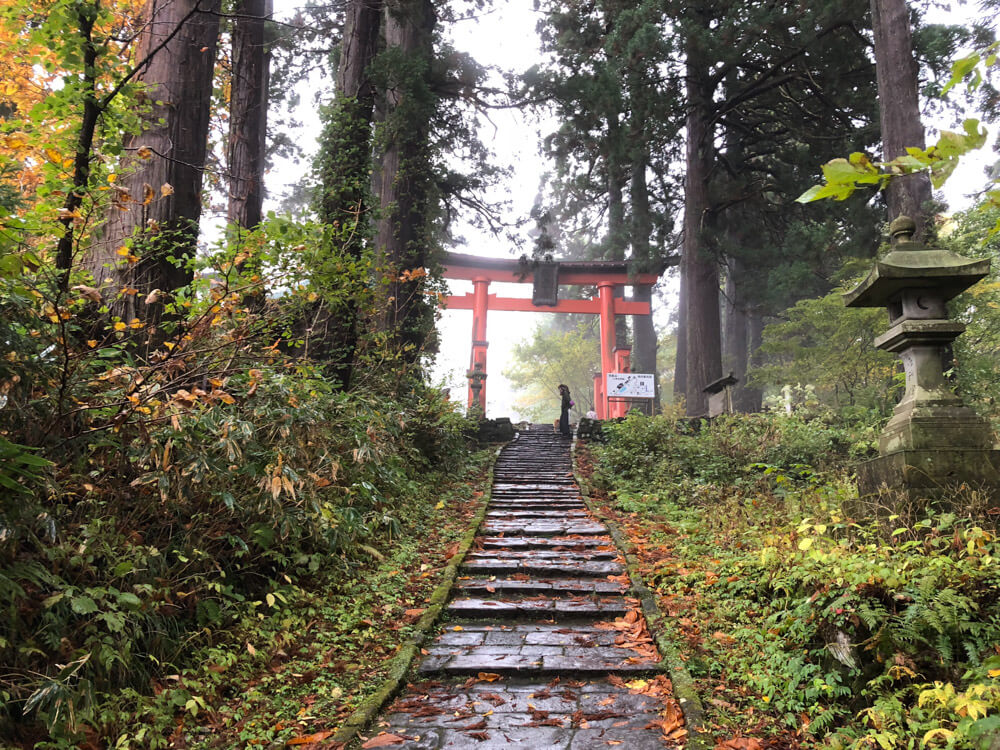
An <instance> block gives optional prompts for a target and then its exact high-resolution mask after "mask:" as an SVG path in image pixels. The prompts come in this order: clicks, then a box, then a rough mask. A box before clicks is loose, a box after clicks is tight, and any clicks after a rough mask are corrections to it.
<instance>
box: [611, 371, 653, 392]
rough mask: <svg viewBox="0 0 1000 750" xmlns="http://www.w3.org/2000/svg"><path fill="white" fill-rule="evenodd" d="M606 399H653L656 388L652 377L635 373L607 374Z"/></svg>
mask: <svg viewBox="0 0 1000 750" xmlns="http://www.w3.org/2000/svg"><path fill="white" fill-rule="evenodd" d="M607 385H608V390H607V394H608V398H653V397H654V395H655V393H656V386H655V382H654V376H653V375H645V374H642V373H637V372H609V373H608V384H607Z"/></svg>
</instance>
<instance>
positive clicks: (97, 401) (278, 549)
mask: <svg viewBox="0 0 1000 750" xmlns="http://www.w3.org/2000/svg"><path fill="white" fill-rule="evenodd" d="M321 234H323V229H322V228H318V227H315V226H310V225H308V224H300V223H294V222H290V221H288V220H285V219H279V218H274V217H272V218H271V219H270V220H269V221H268V222H266V223H265V225H264V226H262V227H261V228H260V229H259V230H257V231H256V232H253V233H251V234H249V235H248V236H245V237H244V238H242V239H243V241H242V242H241V243H240V244H239V245H235V246H230V245H227V244H222V245H220V246H218V247H216V248H213V249H212V251H211V252H210V253H209V254H208V255H207V256H206V257H205V258H203V259H202V260H201V261H200V262H201V263H204V264H205V268H206V270H207V269H210V273H206V274H205V275H204V276H202V275H199V276H197V277H196V280H195V282H194V284H193V285H192V286H190V287H185V288H182V289H179V290H177V291H176V292H175V293H174V294H172V295H166V294H164V295H163V301H164V305H165V308H166V310H167V311H168V313H169V316H170V319H169V324H165V325H163V326H161V327H160V330H159V331H157V332H152V331H149V330H147V329H146V327H145V325H144V324H143V322H142V321H139V320H132V321H126V320H119V319H116V318H110V319H109V318H107V317H106V310H107V305H108V304H109V303H110V302H111V301H112V300H113V296H114V291H106V292H105V294H106V295H107V296H105V295H103V294H101V292H100V291H99V290H96V289H94V288H92V287H89V286H87V285H86V284H80V285H75V286H74V288H73V290H72V294H71V295H70V296H69V297H63V296H61V295H60V293H59V292H58V290H57V289H56V288H54V286H53V283H52V281H53V279H52V277H51V276H50V275H49V274H48V273H47V271H48V269H47V268H46V267H45V266H42V267H40V268H39V269H38V270H37V271H35V272H26V273H22V274H21V275H20V276H18V277H16V278H10V279H6V280H5V281H4V282H3V286H2V287H0V311H2V315H0V340H3V341H4V342H5V344H6V347H7V351H6V355H5V356H4V357H3V358H2V359H0V394H2V398H3V400H4V405H3V408H2V409H0V451H3V454H4V457H5V458H6V459H8V460H5V461H4V462H3V465H2V469H0V484H3V485H4V486H5V487H7V486H8V485H13V487H14V488H15V489H17V490H18V492H17V494H15V492H13V491H12V492H5V493H4V494H3V501H2V504H0V607H2V608H3V611H4V612H6V613H9V614H8V616H7V617H5V618H4V620H3V624H2V626H0V659H2V661H3V663H4V664H5V665H7V667H8V670H7V671H5V674H4V675H3V676H0V694H2V698H3V700H2V703H3V712H2V715H0V731H3V732H5V733H9V730H10V729H11V728H12V727H25V726H30V725H31V724H32V723H34V722H36V721H40V722H41V723H43V724H44V725H45V726H47V728H48V731H49V733H50V736H51V738H53V740H54V741H57V742H58V743H62V744H61V745H60V746H69V745H71V744H72V743H74V742H75V741H77V740H78V739H79V738H80V737H81V736H82V733H83V732H84V731H85V730H86V731H98V732H100V731H103V730H104V729H106V728H107V727H106V726H105V725H106V724H108V722H111V723H115V722H119V721H121V719H120V718H116V719H114V720H113V721H112V719H110V718H109V716H108V713H107V712H108V710H109V709H108V706H109V705H111V704H112V703H114V704H116V705H120V706H125V705H132V706H133V707H134V706H135V705H136V704H137V702H141V701H142V699H141V695H142V694H143V693H145V692H147V691H149V690H150V688H151V685H154V686H155V684H156V680H158V679H161V678H162V676H163V675H164V674H171V673H177V672H180V671H182V670H184V669H185V668H186V667H187V665H188V660H189V659H190V658H191V655H192V649H193V648H195V647H207V646H210V645H213V644H219V643H222V642H226V641H228V639H230V638H232V632H233V630H234V628H238V627H242V624H243V623H245V622H246V621H247V620H248V618H249V619H250V620H253V619H256V618H257V617H258V616H270V613H271V611H272V610H273V609H274V607H275V603H276V602H279V603H280V602H282V601H283V600H282V597H284V598H285V599H288V598H289V597H291V596H292V593H293V592H291V591H290V589H289V587H290V586H292V585H293V584H294V585H302V584H303V582H305V581H307V580H309V579H310V578H313V577H315V576H317V575H318V574H319V573H320V572H321V571H324V572H326V573H331V574H332V573H333V572H336V571H346V570H349V569H350V568H352V567H354V566H357V565H358V561H359V559H361V560H366V559H370V558H371V556H372V555H373V554H382V553H380V552H378V551H377V548H378V547H384V546H385V545H386V544H388V543H389V542H390V541H392V540H395V539H397V538H398V537H399V535H400V534H401V533H402V532H403V530H404V529H405V528H407V526H406V520H407V518H408V517H410V516H412V515H413V514H414V513H415V512H416V510H415V509H414V508H413V503H429V504H430V506H431V507H434V504H435V503H436V502H437V501H438V499H437V498H436V497H435V496H433V495H432V494H431V493H430V492H429V487H431V486H433V483H434V481H435V480H434V479H433V477H434V474H433V471H434V470H435V468H436V467H438V466H441V465H448V466H449V467H455V466H459V465H461V463H462V461H463V460H464V457H465V455H466V442H465V438H464V437H463V432H464V430H465V428H466V423H465V420H464V419H463V418H462V417H460V416H459V415H458V414H456V413H455V412H454V411H453V407H452V405H450V404H448V403H446V402H444V401H443V400H442V398H441V396H440V394H439V393H438V392H437V391H435V390H431V389H427V388H425V387H424V386H423V385H422V384H421V382H420V373H419V372H413V373H411V374H410V375H409V376H408V379H407V388H406V389H405V390H404V389H400V388H399V387H398V386H399V377H400V376H399V373H398V372H396V371H395V370H394V364H395V363H394V362H393V361H392V360H391V359H390V358H387V357H381V358H380V357H379V352H378V350H377V347H376V343H373V342H369V343H367V344H366V346H367V347H368V349H367V350H366V354H365V356H367V357H369V358H370V363H371V366H370V367H367V368H366V372H365V377H364V378H363V379H361V381H360V382H359V385H358V386H357V387H356V388H355V389H354V390H352V391H351V392H344V391H342V390H340V389H338V388H337V387H336V386H335V385H334V384H332V383H331V382H330V381H329V380H328V379H327V378H326V377H325V376H324V374H323V369H322V367H321V365H320V363H314V362H312V361H311V360H309V359H308V358H306V357H303V356H302V355H303V349H306V348H307V347H308V343H309V338H308V336H307V335H305V336H304V335H302V333H300V331H299V329H297V327H296V326H295V325H294V321H296V320H297V319H299V318H300V316H299V310H301V309H302V308H303V307H308V305H309V304H310V303H311V301H313V300H315V299H318V298H319V297H320V295H321V294H323V295H326V297H325V298H326V299H328V300H329V302H330V304H331V306H333V305H337V304H341V305H343V304H349V303H350V299H351V294H352V291H351V290H352V289H356V288H357V285H358V279H359V278H363V277H364V276H366V275H367V273H368V270H369V268H370V267H369V266H368V265H367V263H366V262H365V260H364V259H361V260H358V259H356V258H353V257H351V256H350V255H349V254H347V253H344V254H340V255H338V254H337V252H336V251H337V249H338V247H339V246H338V244H337V236H338V235H337V234H336V230H335V229H328V230H327V231H326V233H325V234H324V236H325V237H326V239H325V240H324V242H323V243H321V245H320V247H319V248H317V247H316V245H315V244H310V241H311V240H314V238H315V237H316V236H317V235H321ZM132 250H133V249H129V251H128V252H129V253H130V254H131V252H132ZM322 250H325V251H326V257H325V259H324V265H323V272H324V275H323V277H322V278H314V277H312V276H310V270H311V269H313V268H315V267H316V266H317V265H318V261H317V259H316V258H315V257H314V254H315V253H317V252H320V251H322ZM126 262H132V261H130V260H129V259H126ZM265 274H266V275H265ZM336 279H339V283H337V282H336ZM262 287H269V288H271V289H280V290H281V291H282V292H283V293H284V296H282V297H280V298H277V299H270V300H262V299H261V296H260V294H259V292H260V290H261V288H262ZM131 293H132V294H134V291H132V292H131ZM129 294H130V290H128V289H123V290H120V291H119V292H118V295H119V296H125V297H127V296H129ZM354 299H355V300H356V299H358V297H355V298H354ZM400 394H402V395H400ZM50 461H51V462H52V463H50ZM22 489H23V490H28V491H30V495H25V494H24V493H23V492H22V491H21V490H22ZM19 496H23V498H19ZM198 695H200V693H198V692H196V691H194V690H191V689H186V692H184V691H172V692H170V694H169V701H173V700H175V699H176V700H177V701H180V702H179V703H177V704H176V705H174V704H173V703H169V701H168V699H167V698H164V699H163V701H164V702H163V703H162V704H161V710H163V711H167V708H166V707H169V706H174V708H176V709H177V710H181V711H185V712H188V713H194V712H197V711H198V710H200V709H199V706H200V705H201V704H199V702H198V699H197V698H198ZM192 701H194V702H193V703H192ZM122 710H123V711H124V710H125V709H124V708H123V709H122ZM172 710H173V709H171V711H172ZM161 718H165V719H166V720H167V722H168V723H169V722H170V714H169V712H167V713H165V714H162V717H161ZM145 742H146V744H143V743H142V742H140V743H139V744H143V746H150V745H149V744H148V743H149V740H148V738H147V740H146V741H145Z"/></svg>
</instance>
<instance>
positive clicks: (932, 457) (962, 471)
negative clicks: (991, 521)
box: [844, 216, 1000, 495]
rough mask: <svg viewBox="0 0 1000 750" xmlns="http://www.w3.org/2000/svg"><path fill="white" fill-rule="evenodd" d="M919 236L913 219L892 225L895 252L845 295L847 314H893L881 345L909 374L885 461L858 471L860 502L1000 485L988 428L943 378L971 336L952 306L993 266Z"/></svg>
mask: <svg viewBox="0 0 1000 750" xmlns="http://www.w3.org/2000/svg"><path fill="white" fill-rule="evenodd" d="M915 230H916V226H915V224H914V222H913V220H912V219H910V218H909V217H907V216H900V217H898V218H897V219H896V220H895V221H893V222H892V224H891V225H890V226H889V233H890V235H891V237H892V248H891V251H890V252H889V254H888V255H886V256H885V257H884V258H882V259H881V260H878V261H876V263H875V268H874V270H872V272H871V273H870V274H869V275H868V278H867V279H865V280H864V281H863V282H862V283H861V284H860V285H859V286H858V287H857V288H856V289H854V290H852V291H850V292H848V293H847V294H845V295H844V301H845V304H846V305H847V306H848V307H885V308H887V309H888V311H889V326H890V328H889V330H888V331H886V332H885V333H884V334H882V335H881V336H880V337H879V338H877V339H876V340H875V345H876V346H877V347H879V348H880V349H885V350H887V351H890V352H896V353H898V354H899V356H900V358H901V359H902V360H903V369H904V371H905V373H906V392H905V393H904V395H903V398H902V400H901V401H900V402H899V404H898V405H897V406H896V408H895V411H894V413H893V416H892V419H890V420H889V423H888V424H887V425H886V427H885V430H884V431H883V432H882V435H881V436H880V438H879V457H878V458H877V459H874V460H873V461H869V462H867V463H865V464H862V465H861V466H860V467H859V469H858V485H859V490H860V492H861V494H862V495H866V494H871V493H874V492H877V491H878V490H879V489H880V488H881V487H883V486H887V487H890V488H898V489H905V490H911V489H912V490H933V489H942V488H943V487H945V486H946V485H955V484H959V483H961V482H970V483H973V484H990V485H994V486H997V485H1000V471H998V469H1000V452H998V451H996V450H994V448H995V446H994V444H993V437H992V430H991V429H990V426H989V424H988V423H987V422H986V421H985V420H984V419H983V418H982V417H980V416H979V415H977V414H976V413H975V412H974V411H973V410H972V409H970V408H969V407H968V406H966V405H965V404H963V403H962V400H961V398H959V396H958V395H956V394H955V393H954V392H953V391H952V389H951V387H950V386H949V384H948V381H947V379H946V378H945V375H944V369H945V363H944V352H946V351H950V349H949V346H950V345H951V343H952V342H953V341H954V340H955V338H956V337H958V335H959V334H960V333H962V332H963V331H964V330H965V326H964V325H962V324H961V323H959V322H956V321H953V320H949V319H948V312H947V308H946V303H947V302H948V300H950V299H952V298H953V297H955V296H957V295H958V294H961V293H962V292H963V291H965V290H966V289H968V288H969V287H971V286H972V285H973V284H975V283H976V282H977V281H979V280H980V279H981V278H983V277H984V276H986V274H987V273H988V272H989V267H990V262H989V261H988V260H969V259H968V258H963V257H961V256H959V255H956V254H955V253H952V252H949V251H947V250H941V249H932V248H927V247H925V246H924V245H923V244H921V243H919V242H916V241H914V239H913V234H914V232H915Z"/></svg>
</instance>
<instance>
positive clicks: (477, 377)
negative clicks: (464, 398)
mask: <svg viewBox="0 0 1000 750" xmlns="http://www.w3.org/2000/svg"><path fill="white" fill-rule="evenodd" d="M465 377H467V378H468V379H469V388H470V389H471V390H472V404H471V405H470V406H469V414H470V415H471V414H474V413H478V414H479V416H483V414H484V413H485V411H486V410H485V409H484V408H483V404H482V402H481V401H480V395H479V394H480V392H481V391H482V390H483V381H484V380H486V373H485V372H483V365H482V363H481V362H476V364H475V366H474V367H473V368H472V369H471V370H470V371H469V372H467V373H465Z"/></svg>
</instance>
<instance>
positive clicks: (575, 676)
mask: <svg viewBox="0 0 1000 750" xmlns="http://www.w3.org/2000/svg"><path fill="white" fill-rule="evenodd" d="M623 563H624V561H623V558H622V557H621V554H620V553H619V551H618V549H617V548H616V546H615V543H614V541H613V540H612V539H611V537H610V536H609V535H608V529H607V528H606V527H605V526H604V524H602V523H600V522H598V521H596V520H595V519H594V517H593V516H592V515H591V514H590V512H589V511H588V510H587V508H586V506H585V505H584V502H583V499H582V497H581V494H580V489H579V487H578V486H577V484H576V481H575V479H574V475H573V467H572V461H571V458H570V441H569V440H567V439H565V438H563V437H561V436H560V435H558V434H556V433H553V432H552V428H551V427H549V426H545V427H543V428H532V429H531V430H528V431H523V432H521V433H520V434H519V435H518V438H517V439H516V440H515V441H514V442H512V443H511V444H510V445H508V446H507V447H506V448H505V449H504V450H503V452H502V453H501V454H500V457H499V458H498V459H497V462H496V465H495V467H494V484H493V489H492V495H491V500H490V504H489V507H488V509H487V514H486V518H485V520H484V522H483V524H482V526H481V527H480V529H479V535H478V536H477V537H476V540H475V543H474V544H473V547H472V550H471V551H470V553H469V554H468V555H467V556H466V558H465V562H464V564H463V565H462V568H461V569H460V571H459V575H458V578H457V580H456V582H455V586H454V589H453V598H452V600H451V602H450V604H449V605H448V608H447V610H446V612H447V614H448V618H449V619H448V622H447V623H445V624H444V625H443V627H442V629H441V631H440V633H439V634H438V636H437V637H436V638H435V640H434V641H433V642H432V643H431V644H429V645H428V647H427V648H426V649H424V650H423V659H422V661H421V663H420V665H419V667H418V668H417V679H418V681H417V682H414V683H411V684H410V685H409V686H408V687H407V688H406V690H405V691H404V693H403V694H402V696H401V697H400V698H398V699H397V700H396V702H395V703H394V704H393V705H392V706H390V707H389V709H388V710H387V712H386V713H385V714H384V715H383V718H382V719H381V720H379V721H378V722H377V724H376V726H375V728H374V730H373V732H372V733H370V737H369V739H368V740H367V741H366V742H365V743H364V744H363V745H362V747H365V748H374V747H398V748H411V749H413V750H417V749H418V748H419V749H421V750H439V749H441V748H481V749H482V750H491V749H493V748H509V747H510V746H512V745H514V746H520V747H523V748H526V749H528V748H530V750H549V749H550V748H551V749H552V750H555V749H556V748H559V749H564V748H565V749H567V750H583V749H586V748H607V747H615V746H622V747H623V748H627V749H628V750H646V749H647V748H650V749H651V748H665V747H683V746H684V745H685V742H686V737H687V728H686V727H685V726H684V716H683V713H682V711H681V708H680V706H679V705H678V703H677V701H676V700H675V699H674V697H673V694H672V690H671V685H670V682H669V680H668V679H667V677H666V676H665V675H663V674H662V673H661V660H660V654H659V652H658V651H657V648H656V646H655V644H654V642H653V639H652V638H651V637H650V635H649V630H648V628H647V624H646V619H645V617H644V616H643V613H642V607H641V606H640V602H639V600H638V599H636V598H635V597H633V596H631V595H630V593H631V592H630V590H629V576H628V574H627V572H626V569H625V566H624V564H623Z"/></svg>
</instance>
